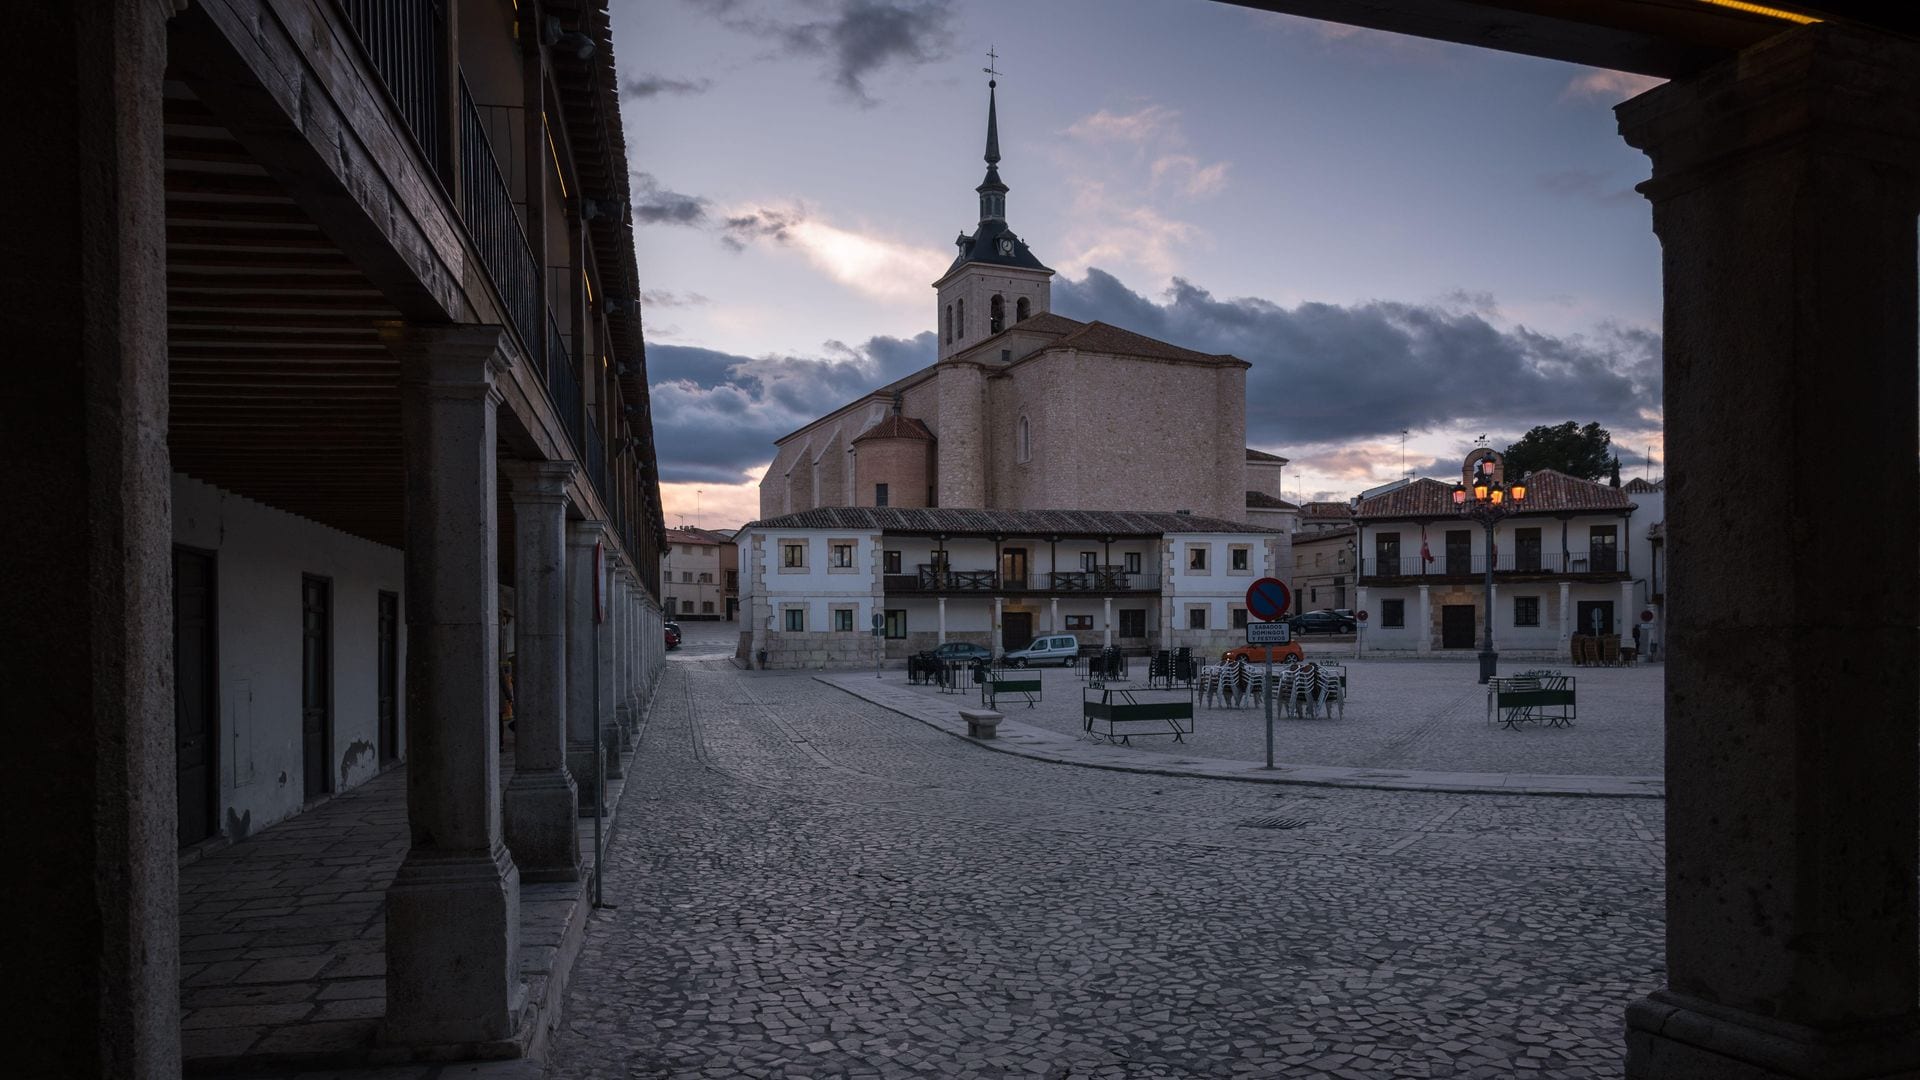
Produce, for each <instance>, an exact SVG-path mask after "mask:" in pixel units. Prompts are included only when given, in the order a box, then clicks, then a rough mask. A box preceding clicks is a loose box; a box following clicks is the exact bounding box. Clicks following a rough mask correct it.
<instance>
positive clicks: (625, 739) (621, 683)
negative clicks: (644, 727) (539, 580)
mask: <svg viewBox="0 0 1920 1080" xmlns="http://www.w3.org/2000/svg"><path fill="white" fill-rule="evenodd" d="M607 595H608V598H609V600H608V610H609V612H610V615H611V618H612V621H613V626H614V654H613V724H614V729H615V730H616V731H617V732H618V733H619V738H618V739H617V740H616V745H617V746H618V747H619V748H620V753H623V754H624V753H626V752H627V751H629V750H632V749H633V727H632V725H633V666H634V665H633V657H632V655H631V654H632V652H633V647H634V639H633V624H632V622H631V621H630V620H631V609H630V608H629V606H628V600H627V569H626V566H625V564H624V562H623V563H622V564H621V566H620V567H619V568H618V569H617V570H615V571H614V573H613V583H612V586H611V588H610V589H609V591H608V594H607Z"/></svg>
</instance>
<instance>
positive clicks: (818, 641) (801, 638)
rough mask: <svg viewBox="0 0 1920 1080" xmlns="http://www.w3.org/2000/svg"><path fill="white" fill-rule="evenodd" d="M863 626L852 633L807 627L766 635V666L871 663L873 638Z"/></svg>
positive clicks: (848, 665)
mask: <svg viewBox="0 0 1920 1080" xmlns="http://www.w3.org/2000/svg"><path fill="white" fill-rule="evenodd" d="M878 640H879V639H878V638H875V637H874V636H873V635H872V634H870V633H867V632H865V631H863V630H855V631H853V632H851V633H849V632H845V631H841V632H837V633H836V632H834V631H831V630H809V631H805V632H801V633H793V632H784V631H783V632H780V633H774V634H768V635H767V666H768V667H769V668H857V667H872V666H873V657H874V642H876V641H878Z"/></svg>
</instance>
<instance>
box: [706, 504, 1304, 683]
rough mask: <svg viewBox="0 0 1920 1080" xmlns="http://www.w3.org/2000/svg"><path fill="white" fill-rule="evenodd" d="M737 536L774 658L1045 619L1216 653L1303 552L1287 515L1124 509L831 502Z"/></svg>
mask: <svg viewBox="0 0 1920 1080" xmlns="http://www.w3.org/2000/svg"><path fill="white" fill-rule="evenodd" d="M738 543H739V545H740V561H741V610H742V613H743V616H742V617H743V618H744V619H745V620H746V622H745V623H744V624H743V626H742V628H741V629H742V633H743V634H746V635H749V636H750V642H749V649H750V652H749V655H750V656H751V657H753V658H754V662H755V663H756V664H757V665H764V666H767V667H820V666H852V665H861V664H872V663H874V662H875V661H876V660H878V659H881V658H883V657H884V658H887V659H898V658H902V657H905V656H907V655H908V654H910V653H915V652H922V651H926V650H929V649H932V648H935V647H936V646H939V645H942V644H945V643H947V642H949V641H965V642H972V643H974V644H977V645H981V646H984V647H986V648H988V649H991V650H993V651H994V652H996V653H1003V652H1006V651H1008V650H1011V649H1017V648H1020V647H1021V646H1023V645H1025V644H1026V643H1027V642H1029V641H1031V640H1032V639H1033V638H1034V637H1035V636H1036V635H1038V634H1047V633H1066V634H1074V635H1075V636H1077V637H1078V638H1079V639H1080V644H1081V646H1082V647H1083V648H1084V649H1092V648H1100V647H1105V646H1109V645H1112V646H1118V647H1120V648H1122V649H1126V650H1128V651H1130V652H1135V653H1141V652H1147V651H1151V650H1155V649H1161V648H1179V647H1182V646H1186V647H1191V648H1193V649H1195V650H1196V651H1201V652H1218V651H1222V650H1225V649H1227V648H1230V647H1232V646H1233V645H1237V644H1242V643H1243V642H1244V633H1243V631H1242V630H1241V628H1242V627H1244V626H1245V625H1246V619H1247V614H1246V607H1245V604H1246V592H1247V587H1248V586H1249V585H1250V584H1252V583H1253V581H1254V579H1256V578H1258V577H1262V576H1277V575H1282V574H1284V572H1285V571H1286V569H1287V568H1288V567H1289V566H1290V564H1291V560H1292V552H1291V549H1290V545H1289V543H1288V537H1287V534H1286V533H1285V532H1284V531H1282V530H1278V529H1271V528H1264V527H1261V526H1257V525H1248V524H1245V523H1244V522H1235V521H1224V520H1220V519H1216V518H1205V517H1195V516H1192V515H1187V514H1175V513H1130V512H1124V511H1090V510H958V509H944V508H941V509H934V508H925V509H919V508H906V507H826V508H817V509H813V510H806V511H802V512H800V513H796V514H787V515H783V516H781V517H775V518H769V519H767V520H764V521H756V522H753V523H751V524H749V525H747V526H746V527H745V528H743V529H741V530H740V534H739V537H738ZM876 614H878V615H879V616H880V624H881V633H880V634H879V635H877V636H876V635H874V634H873V633H872V632H871V630H872V626H873V618H874V616H875V615H876ZM762 654H764V658H762Z"/></svg>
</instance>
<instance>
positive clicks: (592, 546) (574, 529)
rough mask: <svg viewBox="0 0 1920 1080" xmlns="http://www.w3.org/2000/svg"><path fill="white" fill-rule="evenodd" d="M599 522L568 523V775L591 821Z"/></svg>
mask: <svg viewBox="0 0 1920 1080" xmlns="http://www.w3.org/2000/svg"><path fill="white" fill-rule="evenodd" d="M604 535H605V529H604V525H603V523H602V522H599V521H569V522H568V523H567V771H568V772H569V773H572V774H573V782H574V785H575V786H576V787H577V788H578V789H579V792H580V816H581V817H592V816H593V813H594V807H595V806H596V805H601V806H603V807H604V804H603V803H601V804H597V803H596V800H598V799H600V798H602V793H601V791H600V788H599V777H600V766H599V764H598V763H597V758H598V755H599V751H600V698H601V697H602V696H603V695H604V694H605V693H606V690H605V688H604V687H601V686H600V685H599V679H600V652H599V648H600V646H599V638H600V631H601V630H602V629H603V628H602V627H600V626H599V625H597V623H596V620H595V617H594V596H595V581H596V579H597V578H598V577H599V575H600V573H601V570H600V567H599V563H598V559H599V558H603V557H604V556H605V549H603V548H599V547H598V545H599V543H600V540H601V538H602V537H603V536H604Z"/></svg>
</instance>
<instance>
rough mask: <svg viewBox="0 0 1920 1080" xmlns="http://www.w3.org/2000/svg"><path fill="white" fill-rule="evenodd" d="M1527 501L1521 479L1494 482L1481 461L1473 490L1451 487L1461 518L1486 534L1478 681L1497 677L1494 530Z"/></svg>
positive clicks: (1486, 464)
mask: <svg viewBox="0 0 1920 1080" xmlns="http://www.w3.org/2000/svg"><path fill="white" fill-rule="evenodd" d="M1526 499H1527V482H1526V480H1524V479H1521V480H1515V481H1514V482H1513V483H1511V484H1505V483H1502V482H1500V481H1498V480H1495V479H1494V478H1493V460H1492V459H1491V458H1482V459H1481V460H1480V463H1479V465H1478V466H1477V467H1476V468H1475V469H1474V473H1473V487H1472V488H1468V487H1467V486H1466V485H1465V484H1460V483H1456V484H1454V485H1453V505H1454V509H1455V510H1457V511H1458V512H1459V513H1460V516H1462V517H1464V518H1467V519H1469V520H1471V521H1477V522H1479V523H1480V524H1481V525H1483V526H1485V527H1486V530H1487V581H1486V590H1487V599H1486V609H1487V629H1486V634H1485V635H1484V637H1483V638H1482V639H1481V646H1480V681H1481V683H1483V684H1484V683H1485V682H1486V681H1487V680H1488V679H1491V678H1493V677H1494V676H1495V675H1497V674H1499V667H1500V654H1499V653H1496V652H1494V651H1493V527H1494V526H1495V525H1497V524H1499V523H1500V521H1501V519H1503V518H1505V517H1506V516H1507V515H1509V514H1517V513H1519V512H1520V504H1521V503H1524V502H1525V501H1526Z"/></svg>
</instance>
